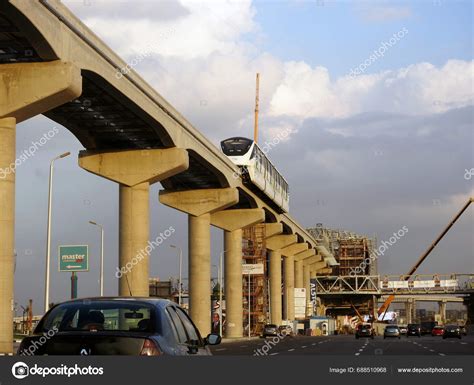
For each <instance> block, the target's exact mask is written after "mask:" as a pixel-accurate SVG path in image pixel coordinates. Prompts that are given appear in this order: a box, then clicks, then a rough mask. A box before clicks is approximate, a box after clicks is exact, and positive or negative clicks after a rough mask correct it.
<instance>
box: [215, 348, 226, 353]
mask: <svg viewBox="0 0 474 385" xmlns="http://www.w3.org/2000/svg"><path fill="white" fill-rule="evenodd" d="M222 350H227V348H220V349H216V352H220V351H222Z"/></svg>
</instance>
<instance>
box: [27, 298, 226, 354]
mask: <svg viewBox="0 0 474 385" xmlns="http://www.w3.org/2000/svg"><path fill="white" fill-rule="evenodd" d="M220 341H221V337H220V336H219V335H218V334H209V335H208V336H207V337H206V338H204V339H203V338H201V335H200V334H199V331H198V329H197V328H196V326H195V325H194V323H193V321H192V320H191V318H190V317H189V316H188V314H187V313H186V312H185V311H184V310H183V309H182V308H181V307H179V306H178V305H177V304H175V303H174V302H171V301H168V300H166V299H158V298H153V299H152V298H134V297H129V298H107V297H101V298H86V299H77V300H72V301H67V302H64V303H61V304H58V305H56V306H54V307H52V308H51V309H50V310H49V311H48V312H47V313H46V314H45V315H44V317H43V318H42V319H41V320H40V322H39V323H38V325H37V327H36V328H35V330H34V333H33V335H31V336H28V337H25V338H24V339H23V341H22V342H21V344H20V347H19V349H18V354H21V355H146V356H160V355H174V356H187V355H211V352H210V349H209V347H208V345H217V344H219V343H220Z"/></svg>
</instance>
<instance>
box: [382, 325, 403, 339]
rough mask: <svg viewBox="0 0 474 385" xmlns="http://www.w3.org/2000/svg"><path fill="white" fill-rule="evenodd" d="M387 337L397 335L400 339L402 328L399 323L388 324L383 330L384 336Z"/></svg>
mask: <svg viewBox="0 0 474 385" xmlns="http://www.w3.org/2000/svg"><path fill="white" fill-rule="evenodd" d="M387 337H397V338H398V339H400V328H399V327H398V326H397V325H387V326H385V330H384V332H383V338H384V339H385V338H387Z"/></svg>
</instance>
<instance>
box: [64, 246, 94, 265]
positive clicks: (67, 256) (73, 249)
mask: <svg viewBox="0 0 474 385" xmlns="http://www.w3.org/2000/svg"><path fill="white" fill-rule="evenodd" d="M88 270H89V246H87V245H79V246H59V271H88Z"/></svg>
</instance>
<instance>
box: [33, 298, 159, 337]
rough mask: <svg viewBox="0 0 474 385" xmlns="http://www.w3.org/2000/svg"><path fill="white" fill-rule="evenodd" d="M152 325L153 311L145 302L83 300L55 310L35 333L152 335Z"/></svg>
mask: <svg viewBox="0 0 474 385" xmlns="http://www.w3.org/2000/svg"><path fill="white" fill-rule="evenodd" d="M155 324H156V323H155V312H154V307H153V305H151V304H148V303H146V302H137V301H133V302H132V301H122V300H120V301H94V300H84V301H77V302H69V303H65V304H62V305H58V306H56V307H55V308H53V309H52V310H51V312H50V313H49V314H48V315H47V316H46V317H45V318H44V319H43V320H42V321H41V322H40V323H39V324H38V329H37V330H38V331H39V332H45V331H48V330H51V329H54V328H56V329H57V330H58V331H59V332H68V331H95V332H97V331H104V332H109V331H110V332H112V331H122V332H139V333H155V332H156V331H157V330H156V326H155Z"/></svg>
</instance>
